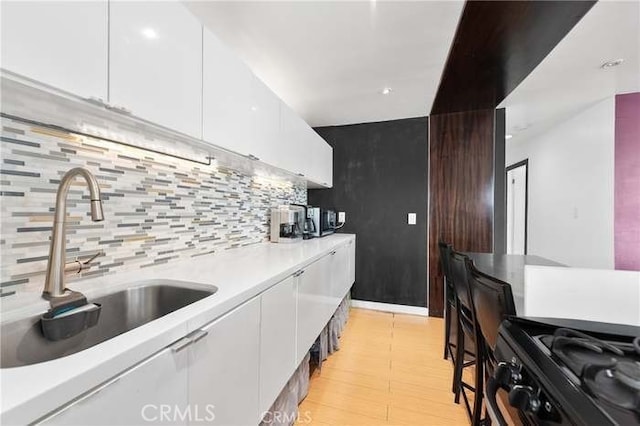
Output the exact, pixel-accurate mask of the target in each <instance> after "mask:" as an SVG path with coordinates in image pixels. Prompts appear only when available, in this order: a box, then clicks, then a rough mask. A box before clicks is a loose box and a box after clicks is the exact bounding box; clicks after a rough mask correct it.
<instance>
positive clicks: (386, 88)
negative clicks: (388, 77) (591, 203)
mask: <svg viewBox="0 0 640 426" xmlns="http://www.w3.org/2000/svg"><path fill="white" fill-rule="evenodd" d="M389 93H391V87H385V88H384V89H382V94H383V95H388V94H389Z"/></svg>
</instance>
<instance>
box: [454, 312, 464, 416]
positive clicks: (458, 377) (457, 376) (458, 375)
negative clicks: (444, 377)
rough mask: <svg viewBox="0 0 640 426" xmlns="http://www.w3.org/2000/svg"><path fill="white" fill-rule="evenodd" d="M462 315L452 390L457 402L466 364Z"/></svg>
mask: <svg viewBox="0 0 640 426" xmlns="http://www.w3.org/2000/svg"><path fill="white" fill-rule="evenodd" d="M461 329H462V327H461V325H460V316H459V315H458V333H457V335H456V358H455V364H454V369H453V388H452V391H453V393H454V394H455V399H454V401H455V403H456V404H459V403H460V391H461V388H462V386H461V384H460V382H461V381H462V368H463V366H464V333H463V332H461Z"/></svg>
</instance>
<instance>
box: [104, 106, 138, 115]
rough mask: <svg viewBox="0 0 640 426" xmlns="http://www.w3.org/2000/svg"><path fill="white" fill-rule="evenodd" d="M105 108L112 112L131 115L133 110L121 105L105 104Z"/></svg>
mask: <svg viewBox="0 0 640 426" xmlns="http://www.w3.org/2000/svg"><path fill="white" fill-rule="evenodd" d="M105 108H107V109H108V110H111V111H114V112H118V113H120V114H124V115H133V112H132V111H131V110H130V109H127V108H125V107H123V106H118V105H109V104H105Z"/></svg>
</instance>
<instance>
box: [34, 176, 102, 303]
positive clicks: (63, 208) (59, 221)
mask: <svg viewBox="0 0 640 426" xmlns="http://www.w3.org/2000/svg"><path fill="white" fill-rule="evenodd" d="M76 176H82V177H83V178H84V180H85V182H86V184H87V186H88V187H89V193H90V196H91V202H90V208H91V220H92V221H94V222H100V221H102V220H104V213H103V211H102V200H101V198H100V186H99V185H98V181H97V180H96V178H95V176H93V175H92V174H91V172H90V171H89V170H87V169H85V168H83V167H76V168H73V169H71V170H69V171H68V172H67V173H65V175H64V176H63V177H62V179H61V180H60V186H59V187H58V194H57V196H56V212H55V216H54V219H53V231H52V232H51V246H50V248H49V263H48V264H47V275H46V278H45V283H44V290H43V292H42V297H44V298H45V299H53V298H57V297H62V296H64V294H65V290H66V288H65V285H64V272H65V263H66V258H65V257H66V239H67V237H66V229H67V195H68V193H69V188H70V187H71V183H72V182H73V179H74V178H75V177H76Z"/></svg>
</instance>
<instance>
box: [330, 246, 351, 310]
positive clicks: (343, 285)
mask: <svg viewBox="0 0 640 426" xmlns="http://www.w3.org/2000/svg"><path fill="white" fill-rule="evenodd" d="M348 280H349V251H348V247H347V246H346V245H343V246H341V247H338V248H337V249H335V250H334V251H332V252H331V296H332V297H333V298H334V303H335V305H336V306H338V305H339V304H340V302H341V301H342V298H343V297H344V296H345V294H347V289H348V288H349V285H348Z"/></svg>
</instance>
